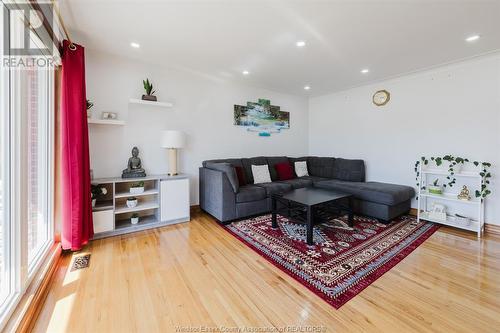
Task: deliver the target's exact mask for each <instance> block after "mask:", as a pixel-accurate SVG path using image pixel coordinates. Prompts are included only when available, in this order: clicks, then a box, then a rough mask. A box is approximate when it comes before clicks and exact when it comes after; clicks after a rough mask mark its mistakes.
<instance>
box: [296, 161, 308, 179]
mask: <svg viewBox="0 0 500 333" xmlns="http://www.w3.org/2000/svg"><path fill="white" fill-rule="evenodd" d="M293 170H294V172H295V176H297V177H304V176H309V168H308V167H307V162H306V161H295V162H294V163H293Z"/></svg>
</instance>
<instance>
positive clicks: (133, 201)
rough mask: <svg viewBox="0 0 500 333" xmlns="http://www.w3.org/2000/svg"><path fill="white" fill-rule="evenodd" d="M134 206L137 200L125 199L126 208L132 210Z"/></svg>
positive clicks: (134, 198)
mask: <svg viewBox="0 0 500 333" xmlns="http://www.w3.org/2000/svg"><path fill="white" fill-rule="evenodd" d="M136 206H137V198H136V197H131V198H127V207H128V208H134V207H136Z"/></svg>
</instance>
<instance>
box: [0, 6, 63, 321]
mask: <svg viewBox="0 0 500 333" xmlns="http://www.w3.org/2000/svg"><path fill="white" fill-rule="evenodd" d="M0 8H1V12H0V36H2V40H1V41H0V44H1V45H0V51H1V57H2V63H1V64H0V111H1V113H0V331H1V330H2V327H3V325H4V324H5V321H6V319H7V318H8V314H9V313H10V311H12V309H13V308H14V307H15V305H16V304H17V302H18V301H19V299H20V298H21V296H22V293H23V291H24V290H26V288H27V286H28V285H29V283H30V282H31V280H32V278H33V276H34V274H35V273H36V272H37V270H38V268H39V267H40V264H41V263H42V261H43V259H44V258H45V256H46V254H47V253H48V250H49V249H50V247H51V245H52V244H53V218H52V198H53V191H52V182H53V177H52V169H53V167H52V160H53V158H52V146H53V134H52V133H53V126H52V122H53V110H54V69H53V67H51V66H48V65H49V64H51V61H48V59H49V58H50V56H48V55H47V56H41V55H36V59H40V58H41V57H44V59H45V60H46V61H42V62H33V61H32V62H29V61H25V62H24V64H27V65H24V64H21V65H20V64H19V62H17V65H12V62H11V63H9V64H8V65H6V64H5V61H4V58H8V59H13V57H11V56H10V55H9V54H8V53H9V50H12V48H11V47H10V45H22V44H23V42H24V39H23V38H24V29H25V28H26V24H25V18H24V16H23V14H22V13H23V11H21V10H19V11H17V10H11V9H8V8H7V7H6V6H5V5H4V4H3V3H2V2H0ZM4 13H6V14H8V15H4ZM5 20H7V21H8V22H4V21H5ZM4 23H7V24H4ZM6 29H8V30H9V31H7V30H6ZM4 32H5V33H4ZM5 36H6V37H7V38H8V39H9V40H8V44H6V43H4V41H3V38H4V37H5ZM29 36H30V40H29V45H30V48H32V49H33V50H34V51H33V52H34V54H35V52H36V51H37V47H38V48H40V49H42V48H43V45H41V40H40V39H39V38H38V37H37V36H36V34H34V33H32V32H30V34H29ZM6 51H7V52H6ZM30 52H31V51H30ZM34 54H33V55H27V56H22V57H23V58H22V59H24V60H30V59H35V58H34V57H35V55H34ZM40 64H44V65H40Z"/></svg>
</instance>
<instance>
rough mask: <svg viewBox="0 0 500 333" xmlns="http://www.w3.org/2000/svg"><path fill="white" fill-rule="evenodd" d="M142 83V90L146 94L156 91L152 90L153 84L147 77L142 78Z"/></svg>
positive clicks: (151, 94) (149, 94) (150, 94)
mask: <svg viewBox="0 0 500 333" xmlns="http://www.w3.org/2000/svg"><path fill="white" fill-rule="evenodd" d="M142 83H143V85H144V90H145V91H146V95H148V96H153V94H154V93H155V92H156V91H155V90H153V84H152V83H151V82H149V79H146V80H142Z"/></svg>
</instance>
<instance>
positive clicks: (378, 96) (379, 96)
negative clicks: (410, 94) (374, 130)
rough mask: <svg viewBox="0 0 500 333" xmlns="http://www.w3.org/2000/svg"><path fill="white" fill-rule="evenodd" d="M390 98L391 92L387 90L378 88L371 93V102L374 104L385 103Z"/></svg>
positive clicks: (380, 104)
mask: <svg viewBox="0 0 500 333" xmlns="http://www.w3.org/2000/svg"><path fill="white" fill-rule="evenodd" d="M390 99H391V94H390V93H389V92H388V91H387V90H379V91H377V92H375V94H373V104H375V105H376V106H382V105H386V104H387V103H388V102H389V100H390Z"/></svg>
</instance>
